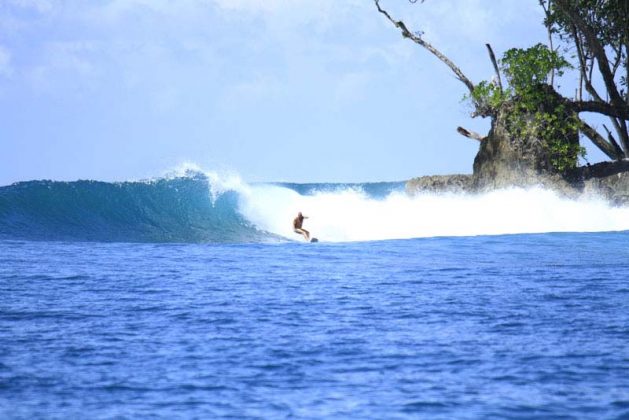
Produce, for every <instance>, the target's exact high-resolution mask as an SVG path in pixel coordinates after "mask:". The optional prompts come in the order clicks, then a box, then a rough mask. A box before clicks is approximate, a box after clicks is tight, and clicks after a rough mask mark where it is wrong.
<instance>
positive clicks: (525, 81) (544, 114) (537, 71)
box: [466, 44, 585, 172]
mask: <svg viewBox="0 0 629 420" xmlns="http://www.w3.org/2000/svg"><path fill="white" fill-rule="evenodd" d="M500 63H501V69H502V71H503V73H504V74H505V76H506V78H507V82H508V86H507V87H506V88H505V89H504V90H502V91H501V90H500V88H499V87H498V86H497V85H496V84H495V83H492V82H488V81H483V82H481V83H479V84H478V85H476V86H475V87H474V91H473V92H472V94H471V95H469V96H467V97H466V98H467V99H469V100H471V101H472V102H473V103H474V106H475V107H476V108H477V109H481V110H487V109H489V110H493V112H492V113H493V114H494V115H495V114H496V113H497V111H498V109H499V108H500V107H502V106H503V105H504V104H506V103H509V105H510V107H509V109H510V112H509V113H508V114H507V121H506V122H507V125H508V127H509V130H510V132H511V133H512V134H513V135H514V136H517V137H518V138H519V139H520V140H521V141H522V142H529V143H532V142H541V145H542V148H543V150H544V151H545V154H546V155H547V157H548V160H549V161H550V163H551V165H552V166H553V168H554V169H555V170H557V171H559V172H565V171H568V170H570V169H572V168H574V167H575V166H576V164H577V158H578V157H579V156H584V155H585V149H584V148H583V147H581V146H580V145H579V144H578V142H575V141H574V140H573V139H574V138H575V135H576V133H577V131H578V129H579V125H580V120H579V118H578V117H577V115H576V114H574V113H572V112H569V111H567V110H566V108H565V106H564V105H563V104H562V103H560V102H558V101H557V99H556V96H554V95H553V93H554V91H553V89H552V88H551V87H550V86H548V79H549V75H550V73H551V72H553V71H554V72H556V73H557V75H559V76H561V75H562V74H563V70H564V69H566V68H570V67H571V66H570V64H569V63H568V62H567V61H566V60H565V59H564V58H563V57H562V56H560V55H559V54H558V53H557V52H555V51H551V50H549V49H548V48H547V47H546V46H545V45H543V44H537V45H535V46H533V47H531V48H527V49H520V48H512V49H510V50H508V51H507V52H505V53H504V55H503V58H502V60H501V61H500Z"/></svg>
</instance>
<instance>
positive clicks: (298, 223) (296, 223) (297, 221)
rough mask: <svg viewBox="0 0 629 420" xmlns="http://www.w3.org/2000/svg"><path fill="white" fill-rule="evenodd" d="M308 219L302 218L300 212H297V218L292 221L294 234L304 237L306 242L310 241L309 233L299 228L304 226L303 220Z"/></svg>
mask: <svg viewBox="0 0 629 420" xmlns="http://www.w3.org/2000/svg"><path fill="white" fill-rule="evenodd" d="M307 218H308V217H306V216H304V215H303V214H301V212H299V213H298V214H297V217H295V219H294V220H293V229H294V231H295V233H299V234H300V235H304V238H306V240H307V241H309V240H310V232H308V231H307V230H306V229H303V228H302V227H301V226H302V225H303V224H304V219H307Z"/></svg>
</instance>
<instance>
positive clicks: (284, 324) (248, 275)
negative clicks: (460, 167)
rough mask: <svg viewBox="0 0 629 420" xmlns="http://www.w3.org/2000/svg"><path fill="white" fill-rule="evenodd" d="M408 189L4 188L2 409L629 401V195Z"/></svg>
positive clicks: (345, 409) (153, 414)
mask: <svg viewBox="0 0 629 420" xmlns="http://www.w3.org/2000/svg"><path fill="white" fill-rule="evenodd" d="M403 187H404V186H403V183H372V184H286V183H274V184H247V183H245V182H243V181H242V180H240V179H239V178H238V177H219V176H218V175H215V174H201V173H187V174H182V175H177V176H172V177H165V178H159V179H154V180H147V181H141V182H125V183H105V182H94V181H77V182H53V181H31V182H23V183H17V184H13V185H10V186H5V187H0V343H1V345H0V418H7V419H32V418H60V419H61V418H62V419H66V418H169V419H170V418H265V419H271V418H272V419H276V418H360V419H364V418H374V419H383V418H387V419H388V418H444V419H451V418H579V419H582V418H592V419H601V418H609V419H614V418H629V345H628V343H629V275H628V274H627V273H628V272H629V209H626V208H614V207H609V206H608V205H607V204H605V203H604V202H602V201H600V200H598V199H597V198H596V197H591V198H588V199H584V200H580V201H570V200H565V199H563V198H561V197H557V196H555V195H553V194H552V193H550V192H547V191H543V190H527V191H524V190H510V191H500V192H495V193H492V194H487V195H483V196H456V195H422V196H416V197H408V196H406V194H404V192H403ZM296 211H303V212H304V213H305V214H306V215H307V216H310V219H307V220H306V223H305V225H304V227H306V228H307V229H310V230H311V231H312V233H313V235H314V236H316V237H318V238H319V239H320V241H321V242H319V243H317V244H308V243H305V242H303V240H300V237H299V236H297V235H295V234H294V233H293V232H292V229H291V226H290V223H291V220H292V218H293V217H294V215H295V213H296Z"/></svg>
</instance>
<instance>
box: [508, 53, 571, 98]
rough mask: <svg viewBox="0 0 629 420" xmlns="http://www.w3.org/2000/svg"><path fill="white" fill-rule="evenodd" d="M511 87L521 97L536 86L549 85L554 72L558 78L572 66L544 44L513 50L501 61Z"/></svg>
mask: <svg viewBox="0 0 629 420" xmlns="http://www.w3.org/2000/svg"><path fill="white" fill-rule="evenodd" d="M501 63H502V71H503V72H504V74H505V76H506V77H507V80H508V82H509V85H510V86H511V87H512V88H513V89H514V91H515V93H516V94H517V95H521V94H523V93H526V92H528V91H530V90H531V88H533V89H534V88H535V85H538V84H541V83H544V84H545V83H548V77H549V75H550V73H551V72H552V71H556V72H557V75H558V76H562V75H563V70H564V69H566V68H571V67H572V66H571V65H570V63H568V62H567V61H566V60H565V59H564V58H563V57H562V56H560V55H559V54H557V52H556V51H551V50H549V49H548V47H546V46H545V45H544V44H537V45H534V46H533V47H531V48H527V49H521V48H511V49H510V50H508V51H506V52H505V53H504V55H503V57H502V60H501Z"/></svg>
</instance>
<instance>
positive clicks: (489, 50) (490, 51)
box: [485, 44, 502, 93]
mask: <svg viewBox="0 0 629 420" xmlns="http://www.w3.org/2000/svg"><path fill="white" fill-rule="evenodd" d="M485 46H486V47H487V51H488V52H489V59H490V60H491V64H493V65H494V71H495V72H496V78H497V79H498V88H500V93H502V80H501V79H500V70H499V69H498V62H497V61H496V56H495V55H494V50H492V49H491V45H489V44H485Z"/></svg>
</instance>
